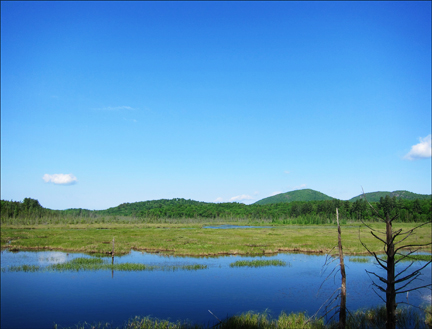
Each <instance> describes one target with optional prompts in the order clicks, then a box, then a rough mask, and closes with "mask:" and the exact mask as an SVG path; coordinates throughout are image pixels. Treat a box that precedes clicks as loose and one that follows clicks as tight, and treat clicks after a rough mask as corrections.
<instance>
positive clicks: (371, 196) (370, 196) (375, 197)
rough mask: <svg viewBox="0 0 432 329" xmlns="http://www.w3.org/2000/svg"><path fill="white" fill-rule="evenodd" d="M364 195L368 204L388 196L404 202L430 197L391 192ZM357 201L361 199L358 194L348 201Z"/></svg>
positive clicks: (361, 195)
mask: <svg viewBox="0 0 432 329" xmlns="http://www.w3.org/2000/svg"><path fill="white" fill-rule="evenodd" d="M365 195H366V199H367V200H368V201H369V202H379V200H380V198H381V197H382V198H384V197H385V196H386V195H388V196H389V197H391V198H392V197H394V196H395V197H396V198H397V199H406V200H415V199H419V200H425V199H430V198H431V195H430V194H417V193H413V192H408V191H393V192H387V191H384V192H369V193H365ZM359 199H363V194H360V195H358V196H356V197H354V198H352V199H350V200H349V201H351V202H354V201H356V200H359Z"/></svg>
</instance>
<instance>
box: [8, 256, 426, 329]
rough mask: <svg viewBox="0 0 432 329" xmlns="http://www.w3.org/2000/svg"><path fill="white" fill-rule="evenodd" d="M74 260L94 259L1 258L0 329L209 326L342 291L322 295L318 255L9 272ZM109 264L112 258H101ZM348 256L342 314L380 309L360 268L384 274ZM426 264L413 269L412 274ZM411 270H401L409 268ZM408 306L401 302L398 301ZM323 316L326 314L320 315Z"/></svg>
mask: <svg viewBox="0 0 432 329" xmlns="http://www.w3.org/2000/svg"><path fill="white" fill-rule="evenodd" d="M77 257H88V258H92V257H94V256H91V255H84V254H78V253H69V254H67V253H64V252H48V251H46V252H14V253H13V252H9V251H7V250H5V251H2V253H1V267H2V273H1V327H2V328H52V327H53V325H54V323H56V324H57V325H58V327H59V328H62V327H69V326H70V327H73V326H75V325H77V324H79V323H81V324H82V323H84V322H87V323H99V322H103V323H110V324H111V325H113V326H121V325H123V324H124V323H125V322H126V321H127V320H128V319H130V318H133V317H135V316H140V317H144V316H151V317H155V318H160V319H169V320H171V321H177V320H181V321H184V320H189V321H190V322H192V323H202V324H214V323H217V320H216V319H215V318H214V317H213V316H212V315H211V314H210V313H209V312H208V310H211V312H212V313H213V314H215V315H216V316H217V317H219V318H221V319H223V318H226V317H227V316H232V315H235V314H240V313H243V312H247V311H255V312H264V311H267V312H268V313H269V314H270V315H272V316H278V315H279V314H280V313H281V311H285V312H287V313H290V312H303V311H306V312H307V313H308V314H309V315H312V314H314V313H315V312H316V311H317V310H318V309H319V308H320V306H321V305H322V304H323V303H324V302H325V301H326V300H327V299H328V298H329V297H330V295H331V294H332V293H333V291H334V290H335V289H337V288H338V286H339V285H340V275H339V274H337V275H336V276H335V277H333V276H331V277H330V279H329V280H327V281H326V282H325V283H324V284H323V286H322V287H321V289H320V286H321V284H322V283H323V281H324V279H325V278H326V277H327V275H328V274H329V273H330V271H331V270H332V268H333V267H334V265H335V263H333V265H332V266H330V267H329V268H328V269H327V270H326V271H325V272H324V273H322V269H323V265H324V263H325V256H323V255H305V254H293V253H291V254H278V255H274V256H270V257H268V256H267V257H265V256H257V257H243V256H224V257H219V258H192V257H175V256H163V255H158V254H147V253H141V252H136V251H131V253H130V254H128V255H125V256H119V257H115V259H114V262H115V263H117V264H120V263H126V262H129V263H144V264H148V265H160V266H175V265H185V264H186V265H193V264H203V265H207V268H206V269H201V270H195V271H190V270H166V271H130V272H126V271H110V270H98V271H78V272H77V271H64V272H56V271H37V272H24V271H17V272H13V271H10V270H8V269H10V268H11V266H19V265H23V264H26V265H39V266H42V267H44V266H48V265H50V264H57V263H65V262H68V261H70V260H72V259H74V258H77ZM105 259H106V261H107V262H110V263H111V257H105ZM255 259H265V260H271V259H277V260H282V261H284V262H285V263H286V266H282V267H281V266H271V267H260V268H250V267H239V268H236V267H234V268H233V267H230V266H229V265H230V264H231V263H233V262H235V261H238V260H255ZM354 260H355V257H350V256H347V257H346V258H345V262H346V272H347V307H348V308H349V309H350V310H357V309H360V308H366V307H372V306H376V305H378V304H382V301H381V300H380V299H379V297H378V296H377V295H376V294H375V293H374V292H373V291H372V286H371V279H370V278H369V277H368V275H367V273H366V272H365V269H367V270H369V271H375V272H377V273H381V274H382V272H381V270H380V269H379V268H378V267H377V265H376V264H374V262H373V261H372V259H371V258H369V261H368V262H366V263H361V262H356V261H354ZM424 264H425V263H424V262H416V263H415V264H414V265H413V266H412V269H415V268H419V267H421V266H422V265H424ZM406 265H408V264H406V263H405V264H402V266H406ZM422 273H423V275H422V276H421V279H422V280H423V282H422V283H423V284H425V282H426V283H429V282H431V266H430V265H429V266H428V267H426V268H425V269H424V270H423V271H422ZM430 298H431V296H430V290H428V289H422V290H420V291H419V292H412V293H410V294H409V303H411V304H413V305H416V306H419V305H425V304H427V303H429V304H430V302H431V300H430ZM398 299H399V302H400V301H402V302H406V301H407V300H406V295H403V296H399V298H398ZM321 312H323V310H322V311H321Z"/></svg>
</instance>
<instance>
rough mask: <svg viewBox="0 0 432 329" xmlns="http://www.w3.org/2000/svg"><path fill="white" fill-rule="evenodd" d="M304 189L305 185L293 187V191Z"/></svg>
mask: <svg viewBox="0 0 432 329" xmlns="http://www.w3.org/2000/svg"><path fill="white" fill-rule="evenodd" d="M305 187H306V184H301V185H299V186H294V190H298V189H301V188H305Z"/></svg>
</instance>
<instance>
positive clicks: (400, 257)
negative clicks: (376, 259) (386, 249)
mask: <svg viewBox="0 0 432 329" xmlns="http://www.w3.org/2000/svg"><path fill="white" fill-rule="evenodd" d="M403 257H404V256H403V255H395V260H401V262H415V261H424V262H429V261H431V260H432V255H409V256H407V257H405V258H403ZM381 258H382V259H384V260H386V259H387V256H385V255H384V256H382V257H381Z"/></svg>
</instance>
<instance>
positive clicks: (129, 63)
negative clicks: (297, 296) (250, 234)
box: [1, 1, 431, 209]
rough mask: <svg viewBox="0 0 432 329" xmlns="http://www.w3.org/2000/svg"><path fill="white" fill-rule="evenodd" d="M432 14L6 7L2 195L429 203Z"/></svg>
mask: <svg viewBox="0 0 432 329" xmlns="http://www.w3.org/2000/svg"><path fill="white" fill-rule="evenodd" d="M430 134H431V2H15V1H13V2H2V3H1V198H2V199H4V200H22V199H24V198H25V197H31V198H35V199H38V200H39V202H40V203H41V204H42V205H43V206H44V207H48V208H52V209H66V208H87V209H106V208H108V207H114V206H117V205H119V204H121V203H123V202H135V201H145V200H155V199H171V198H186V199H193V200H198V201H206V202H221V201H222V202H232V201H237V202H245V203H253V202H255V201H258V200H260V199H262V198H265V197H268V196H270V195H272V194H274V193H279V192H287V191H292V190H295V189H299V188H311V189H315V190H318V191H320V192H323V193H325V194H328V195H330V196H332V197H336V198H340V199H343V200H346V199H350V198H351V197H354V196H356V195H359V194H360V193H361V192H362V190H361V188H362V186H363V188H364V190H365V191H366V192H372V191H394V190H408V191H411V192H415V193H421V194H430V193H431V155H430V153H431V142H430V140H431V135H430Z"/></svg>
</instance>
